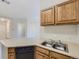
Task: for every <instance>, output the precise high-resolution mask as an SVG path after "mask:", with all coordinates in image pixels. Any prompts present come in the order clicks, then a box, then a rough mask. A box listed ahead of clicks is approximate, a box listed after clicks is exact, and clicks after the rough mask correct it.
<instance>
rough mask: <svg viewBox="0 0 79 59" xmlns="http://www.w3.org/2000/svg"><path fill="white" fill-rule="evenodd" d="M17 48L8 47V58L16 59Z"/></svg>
mask: <svg viewBox="0 0 79 59" xmlns="http://www.w3.org/2000/svg"><path fill="white" fill-rule="evenodd" d="M15 56H16V55H15V48H8V59H15Z"/></svg>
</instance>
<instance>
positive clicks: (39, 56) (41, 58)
mask: <svg viewBox="0 0 79 59" xmlns="http://www.w3.org/2000/svg"><path fill="white" fill-rule="evenodd" d="M35 59H49V56H47V55H45V54H43V53H40V52H38V51H36V54H35Z"/></svg>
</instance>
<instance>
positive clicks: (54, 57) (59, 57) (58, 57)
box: [50, 52, 76, 59]
mask: <svg viewBox="0 0 79 59" xmlns="http://www.w3.org/2000/svg"><path fill="white" fill-rule="evenodd" d="M50 58H51V59H76V58H72V57H69V56H65V55H63V54H59V53H56V52H51V53H50Z"/></svg>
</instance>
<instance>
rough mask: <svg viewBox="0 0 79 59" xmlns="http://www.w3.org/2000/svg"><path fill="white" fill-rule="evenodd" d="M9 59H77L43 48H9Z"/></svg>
mask: <svg viewBox="0 0 79 59" xmlns="http://www.w3.org/2000/svg"><path fill="white" fill-rule="evenodd" d="M8 59H76V58H73V57H70V56H66V55H63V54H60V53H57V52H53V51H50V50H47V49H44V48H41V47H19V48H8Z"/></svg>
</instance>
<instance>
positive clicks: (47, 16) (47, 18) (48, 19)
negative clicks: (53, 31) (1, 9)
mask: <svg viewBox="0 0 79 59" xmlns="http://www.w3.org/2000/svg"><path fill="white" fill-rule="evenodd" d="M54 15H55V14H54V8H49V9H46V10H43V11H42V12H41V25H51V24H54V18H55V16H54Z"/></svg>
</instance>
